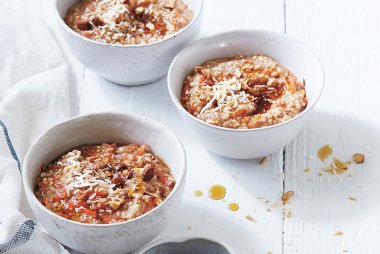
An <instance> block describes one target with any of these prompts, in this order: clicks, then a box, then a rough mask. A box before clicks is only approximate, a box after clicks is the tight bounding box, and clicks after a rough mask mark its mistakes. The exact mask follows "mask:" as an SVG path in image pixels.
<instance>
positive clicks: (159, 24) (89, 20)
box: [65, 0, 193, 45]
mask: <svg viewBox="0 0 380 254" xmlns="http://www.w3.org/2000/svg"><path fill="white" fill-rule="evenodd" d="M192 18H193V13H192V11H191V10H190V8H189V7H188V6H187V4H186V3H184V2H183V1H182V0H81V1H79V2H78V3H77V4H75V5H74V6H72V7H71V8H70V9H69V11H68V12H67V14H66V17H65V23H66V24H67V25H68V26H69V27H70V28H71V29H73V30H74V31H75V32H77V33H79V34H81V35H83V36H85V37H87V38H89V39H91V40H95V41H99V42H104V43H110V44H123V45H131V44H149V43H152V42H155V41H158V40H161V39H164V38H166V37H168V36H170V35H171V34H173V33H175V32H177V31H179V30H181V29H182V28H184V27H185V26H186V25H187V24H188V23H189V22H190V21H191V20H192Z"/></svg>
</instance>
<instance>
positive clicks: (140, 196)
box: [35, 144, 175, 224]
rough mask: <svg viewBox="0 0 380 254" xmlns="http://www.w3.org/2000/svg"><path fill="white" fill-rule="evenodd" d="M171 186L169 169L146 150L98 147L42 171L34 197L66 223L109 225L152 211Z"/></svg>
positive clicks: (80, 150)
mask: <svg viewBox="0 0 380 254" xmlns="http://www.w3.org/2000/svg"><path fill="white" fill-rule="evenodd" d="M174 185H175V180H174V177H173V175H172V173H171V171H170V169H169V168H168V166H167V165H166V164H165V163H164V162H163V161H162V160H161V159H160V158H159V157H157V156H155V155H154V154H153V153H152V152H151V150H150V148H149V146H148V145H136V144H130V145H120V146H118V145H116V144H101V145H92V146H83V147H80V148H77V149H74V150H72V151H71V152H69V153H66V154H64V155H62V156H61V157H60V158H59V159H58V160H56V161H54V162H52V163H50V164H49V165H47V166H46V165H43V166H42V170H41V174H40V175H39V176H38V178H37V180H36V191H35V195H36V197H37V198H38V199H39V201H40V202H41V203H42V204H43V205H44V206H45V207H46V208H47V209H49V210H51V211H52V212H54V213H56V214H58V215H60V216H62V217H64V218H67V219H69V220H74V221H78V222H82V223H91V224H110V223H117V222H123V221H127V220H130V219H133V218H135V217H138V216H140V215H142V214H144V213H147V212H148V211H150V210H152V209H153V208H155V207H156V206H158V205H159V204H160V203H161V202H162V201H163V200H165V199H166V197H167V196H168V195H169V194H170V192H171V191H172V189H173V188H174Z"/></svg>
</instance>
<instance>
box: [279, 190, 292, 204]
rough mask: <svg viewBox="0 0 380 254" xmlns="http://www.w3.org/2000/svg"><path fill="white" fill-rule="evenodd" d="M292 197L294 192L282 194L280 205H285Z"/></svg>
mask: <svg viewBox="0 0 380 254" xmlns="http://www.w3.org/2000/svg"><path fill="white" fill-rule="evenodd" d="M293 196H294V191H287V192H285V193H284V194H282V198H281V199H282V204H283V205H286V203H287V202H288V201H289V200H290V199H291V198H292V197H293Z"/></svg>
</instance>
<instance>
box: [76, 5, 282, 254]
mask: <svg viewBox="0 0 380 254" xmlns="http://www.w3.org/2000/svg"><path fill="white" fill-rule="evenodd" d="M231 3H232V2H231V1H228V0H210V1H205V15H204V19H203V26H202V31H201V33H202V35H203V36H207V35H211V34H215V33H218V32H222V31H226V30H231V29H243V28H267V29H272V30H277V31H282V30H283V27H284V23H283V2H282V1H275V0H271V1H260V0H254V1H244V0H239V1H234V2H233V4H231ZM268 13H270V15H269V14H268ZM108 110H117V111H122V112H132V113H136V114H141V115H145V116H148V117H149V118H152V119H155V120H157V121H159V122H161V123H164V124H165V125H166V126H168V127H169V128H170V129H172V130H173V131H174V132H175V133H176V134H177V135H178V136H179V138H180V139H181V140H182V141H183V143H184V146H185V149H186V151H187V156H188V178H187V184H186V189H185V193H184V198H183V202H182V204H181V206H180V208H179V210H178V212H177V214H176V216H175V218H174V219H173V221H172V223H171V224H170V225H169V226H168V228H167V229H166V230H165V231H164V233H163V234H162V235H161V238H165V239H167V238H173V237H174V238H177V237H199V236H205V237H212V238H215V239H218V240H220V241H223V242H224V243H226V244H228V245H230V246H233V248H235V250H236V252H237V253H239V254H240V253H241V254H245V253H247V254H248V253H249V254H251V253H267V252H268V251H271V252H273V253H282V226H283V224H282V223H283V221H282V215H281V211H280V210H279V209H275V210H274V211H272V212H267V208H269V207H271V204H272V202H273V201H274V200H278V198H279V197H280V196H281V195H282V187H283V180H282V175H281V173H282V150H281V151H279V152H277V153H274V154H273V155H271V156H270V157H269V158H268V164H267V165H265V166H260V165H259V163H258V161H257V160H231V159H226V158H223V157H220V156H218V155H215V154H212V153H210V152H208V151H207V150H206V149H205V148H203V147H202V146H201V145H200V144H198V143H196V142H195V141H194V139H193V137H192V135H191V130H190V129H188V128H187V126H185V125H184V124H183V123H182V121H181V119H180V117H179V114H178V112H177V110H176V109H175V108H174V105H173V104H172V102H171V100H170V98H169V94H168V92H167V88H166V79H165V78H164V79H161V80H160V81H158V82H155V83H152V84H149V85H145V86H139V87H123V86H119V85H115V84H111V83H110V82H108V81H106V80H104V79H101V78H98V77H97V76H96V75H95V74H94V73H92V72H91V71H88V70H86V73H85V77H84V84H83V89H82V93H81V101H80V113H82V114H83V113H89V112H96V111H108ZM213 184H222V185H224V186H226V187H227V197H226V202H223V201H212V200H211V199H209V198H208V197H207V191H208V188H209V187H210V186H211V185H213ZM198 189H199V190H202V191H203V192H204V195H203V196H202V197H200V198H197V197H195V196H194V195H193V192H194V191H195V190H198ZM258 197H263V199H258ZM265 200H268V202H269V203H265ZM228 202H238V203H239V204H240V210H239V211H237V212H232V211H229V210H228V209H227V204H228ZM246 214H250V215H252V216H253V217H254V218H255V219H256V220H257V223H254V222H251V221H248V220H247V219H246V218H245V216H246Z"/></svg>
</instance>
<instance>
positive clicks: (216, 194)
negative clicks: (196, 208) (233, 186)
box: [208, 184, 226, 200]
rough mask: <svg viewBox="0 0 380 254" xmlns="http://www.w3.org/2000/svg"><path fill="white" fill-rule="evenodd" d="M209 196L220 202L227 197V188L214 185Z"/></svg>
mask: <svg viewBox="0 0 380 254" xmlns="http://www.w3.org/2000/svg"><path fill="white" fill-rule="evenodd" d="M208 196H209V197H210V198H211V199H214V200H220V199H222V198H224V197H225V196H226V188H225V187H224V186H222V185H218V184H216V185H213V186H211V187H210V190H209V192H208Z"/></svg>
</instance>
